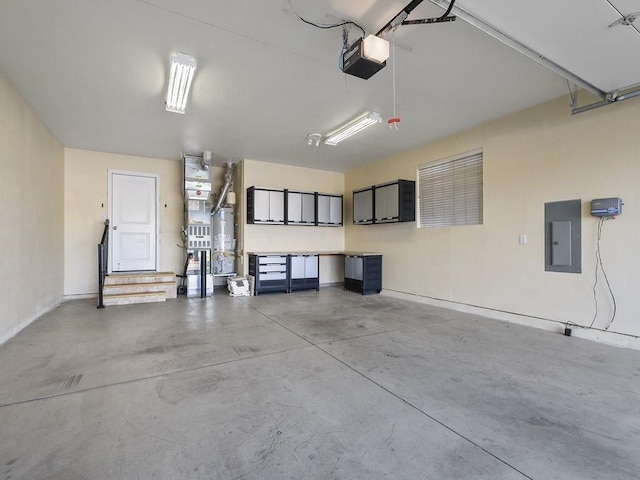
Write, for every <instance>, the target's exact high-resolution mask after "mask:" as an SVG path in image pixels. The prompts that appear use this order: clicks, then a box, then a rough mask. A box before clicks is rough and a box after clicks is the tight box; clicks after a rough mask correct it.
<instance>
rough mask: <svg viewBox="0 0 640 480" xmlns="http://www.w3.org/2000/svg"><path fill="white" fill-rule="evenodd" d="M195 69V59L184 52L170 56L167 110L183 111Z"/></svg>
mask: <svg viewBox="0 0 640 480" xmlns="http://www.w3.org/2000/svg"><path fill="white" fill-rule="evenodd" d="M195 71H196V60H195V58H193V57H192V56H191V55H188V54H186V53H181V52H180V53H178V54H177V55H174V56H173V57H171V70H170V71H169V87H168V88H167V111H168V112H175V113H184V112H185V109H186V107H187V97H188V96H189V90H190V89H191V82H192V81H193V74H194V73H195Z"/></svg>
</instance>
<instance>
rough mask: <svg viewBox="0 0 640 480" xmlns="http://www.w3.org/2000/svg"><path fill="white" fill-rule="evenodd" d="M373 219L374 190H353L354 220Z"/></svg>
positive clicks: (362, 221)
mask: <svg viewBox="0 0 640 480" xmlns="http://www.w3.org/2000/svg"><path fill="white" fill-rule="evenodd" d="M372 220H373V190H371V189H368V190H361V191H359V192H353V222H354V223H364V222H371V221H372Z"/></svg>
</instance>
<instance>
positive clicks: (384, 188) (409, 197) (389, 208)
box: [353, 180, 416, 224]
mask: <svg viewBox="0 0 640 480" xmlns="http://www.w3.org/2000/svg"><path fill="white" fill-rule="evenodd" d="M415 184H416V182H414V181H413V180H396V181H393V182H389V183H384V184H380V185H374V186H372V187H368V188H364V189H361V190H355V191H354V192H353V223H355V224H371V223H397V222H413V221H415V219H416V206H415V205H416V201H415V192H416V189H415Z"/></svg>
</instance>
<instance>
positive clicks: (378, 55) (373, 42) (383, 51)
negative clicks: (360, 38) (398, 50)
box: [364, 35, 389, 63]
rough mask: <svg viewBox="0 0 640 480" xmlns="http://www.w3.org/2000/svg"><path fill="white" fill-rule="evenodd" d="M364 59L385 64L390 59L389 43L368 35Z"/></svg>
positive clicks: (365, 42)
mask: <svg viewBox="0 0 640 480" xmlns="http://www.w3.org/2000/svg"><path fill="white" fill-rule="evenodd" d="M364 57H365V58H368V59H370V60H375V61H376V62H379V63H383V62H386V61H387V58H389V42H388V41H386V40H385V39H384V38H380V37H378V36H376V35H367V37H366V38H365V39H364Z"/></svg>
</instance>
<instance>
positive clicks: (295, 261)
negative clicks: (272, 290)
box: [290, 255, 305, 278]
mask: <svg viewBox="0 0 640 480" xmlns="http://www.w3.org/2000/svg"><path fill="white" fill-rule="evenodd" d="M290 265H291V271H290V274H291V278H305V257H303V256H302V255H291V263H290Z"/></svg>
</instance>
